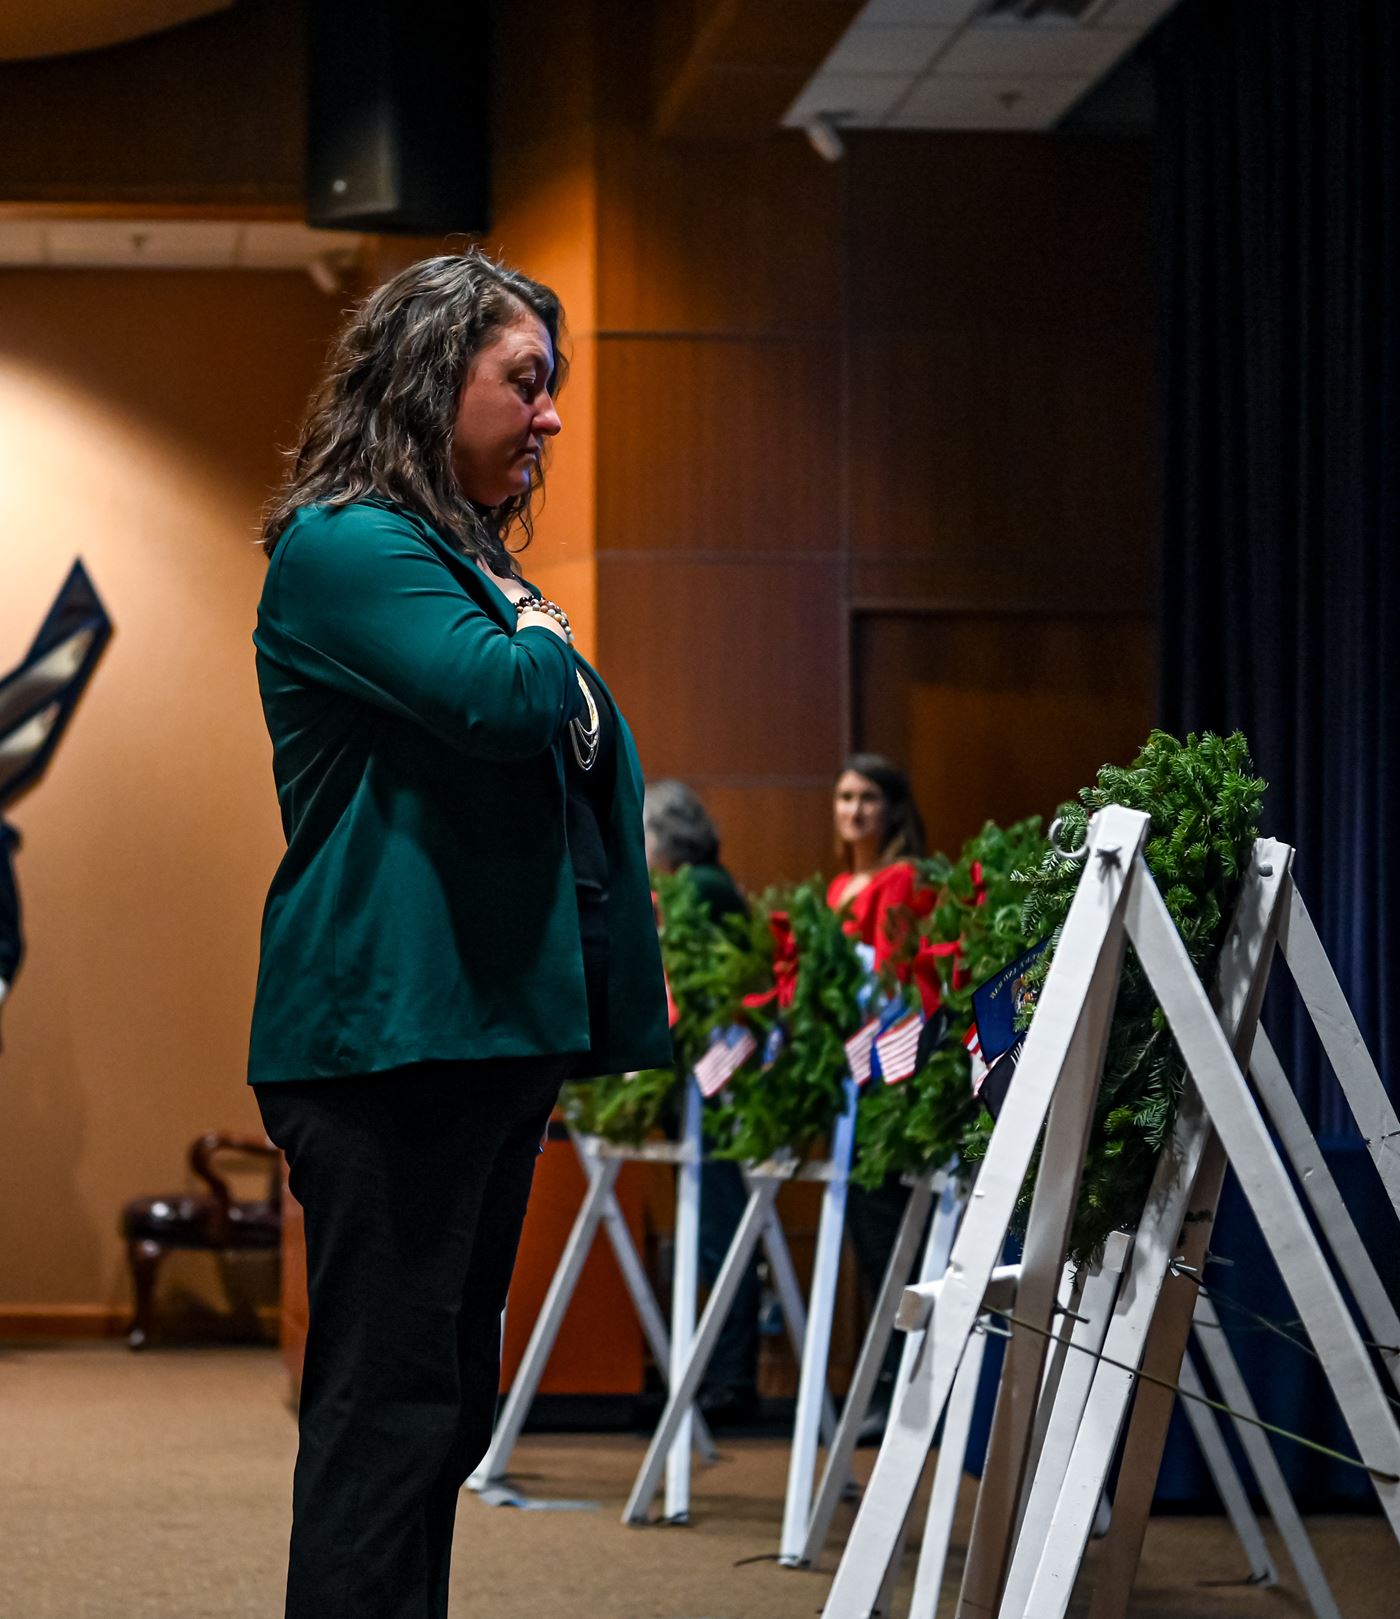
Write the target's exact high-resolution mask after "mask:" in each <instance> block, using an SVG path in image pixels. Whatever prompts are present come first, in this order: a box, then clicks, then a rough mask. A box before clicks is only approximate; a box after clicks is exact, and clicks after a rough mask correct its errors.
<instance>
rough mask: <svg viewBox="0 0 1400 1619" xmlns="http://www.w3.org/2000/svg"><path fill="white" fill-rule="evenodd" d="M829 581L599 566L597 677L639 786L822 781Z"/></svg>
mask: <svg viewBox="0 0 1400 1619" xmlns="http://www.w3.org/2000/svg"><path fill="white" fill-rule="evenodd" d="M839 583H840V576H839V572H838V569H837V568H836V566H835V565H834V564H829V563H807V564H804V565H801V566H794V565H792V564H789V563H756V562H755V563H745V562H727V561H726V562H717V561H707V560H704V559H696V558H693V557H688V556H685V555H684V554H681V555H677V556H676V557H674V558H669V557H650V556H648V557H637V558H628V557H625V556H621V555H619V554H616V553H614V554H612V555H600V556H599V559H598V641H599V648H598V651H599V658H600V660H601V662H600V666H601V668H602V669H603V671H604V672H605V674H606V676H607V679H608V681H609V684H610V685H611V687H612V689H613V691H614V692H615V693H616V695H617V699H618V702H619V703H620V704H621V706H622V710H623V712H624V714H626V716H627V718H628V721H629V723H630V724H631V726H632V729H633V731H634V732H635V734H636V737H637V744H638V747H639V749H640V751H641V756H642V764H643V767H644V768H645V770H646V772H647V774H648V775H649V776H680V777H682V778H689V777H691V776H699V777H703V778H707V779H709V778H714V777H726V776H729V777H735V778H746V777H755V776H757V777H765V778H772V777H783V776H799V777H803V778H806V779H808V780H810V779H812V778H814V777H815V778H817V779H820V778H821V777H823V776H825V775H826V773H827V772H828V771H829V770H830V769H831V768H832V764H833V761H834V760H835V759H836V756H837V753H838V750H839V748H840V745H841V742H840V720H839V713H838V697H839V691H840V683H841V676H840V668H841V663H842V652H841V637H840V628H841V598H840V593H839V589H838V586H839Z"/></svg>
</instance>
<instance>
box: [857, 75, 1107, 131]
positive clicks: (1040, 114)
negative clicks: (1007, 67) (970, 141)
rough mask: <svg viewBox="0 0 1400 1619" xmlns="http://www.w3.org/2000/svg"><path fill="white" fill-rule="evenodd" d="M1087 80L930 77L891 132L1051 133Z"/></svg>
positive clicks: (893, 121)
mask: <svg viewBox="0 0 1400 1619" xmlns="http://www.w3.org/2000/svg"><path fill="white" fill-rule="evenodd" d="M1091 82H1092V81H1091V80H1089V79H1079V80H1076V79H1009V78H1008V79H993V78H970V77H969V78H945V77H944V76H943V75H942V74H938V73H935V74H930V75H929V76H928V77H927V78H924V79H921V80H920V81H919V83H918V84H917V85H915V87H914V89H913V90H912V91H911V92H910V93H909V95H908V97H907V98H906V99H905V101H904V103H903V105H902V106H901V107H900V109H899V112H898V114H897V115H896V116H895V117H893V118H891V119H889V120H887V126H886V127H888V128H890V129H1049V128H1051V127H1052V125H1054V124H1055V122H1056V121H1057V120H1058V119H1059V118H1060V117H1062V116H1063V114H1064V113H1066V112H1067V111H1068V110H1069V108H1070V107H1071V106H1072V105H1073V104H1074V103H1075V102H1076V101H1077V100H1078V99H1079V97H1080V96H1081V95H1082V94H1083V93H1084V91H1085V90H1087V89H1088V87H1089V84H1090V83H1091Z"/></svg>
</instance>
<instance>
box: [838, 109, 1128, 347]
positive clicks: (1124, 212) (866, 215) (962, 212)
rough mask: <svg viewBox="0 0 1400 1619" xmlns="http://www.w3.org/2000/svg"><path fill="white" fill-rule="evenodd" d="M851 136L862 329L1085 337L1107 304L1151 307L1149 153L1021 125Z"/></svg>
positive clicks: (851, 228)
mask: <svg viewBox="0 0 1400 1619" xmlns="http://www.w3.org/2000/svg"><path fill="white" fill-rule="evenodd" d="M844 138H845V140H846V144H847V157H846V159H845V160H844V163H843V167H844V168H845V169H846V181H847V192H846V195H847V199H848V200H847V242H848V243H849V244H850V245H851V246H852V248H853V249H854V251H852V252H851V254H850V258H849V269H848V275H849V288H850V305H849V307H850V310H851V318H852V320H853V322H855V323H856V324H859V325H862V326H866V327H870V326H876V327H883V328H886V329H897V330H904V329H909V328H919V329H923V330H947V329H952V328H958V327H963V326H972V327H974V328H976V329H979V330H1000V331H1006V330H1017V331H1034V332H1045V331H1050V330H1055V329H1065V328H1073V329H1077V330H1080V331H1086V332H1087V331H1094V330H1097V329H1099V328H1101V327H1102V325H1103V323H1104V321H1105V319H1106V318H1107V316H1106V312H1107V311H1109V310H1112V311H1113V312H1114V318H1116V319H1123V320H1128V321H1130V322H1131V323H1133V324H1135V325H1136V324H1138V323H1139V322H1140V321H1141V320H1142V319H1143V317H1144V315H1146V313H1147V298H1148V297H1149V296H1150V287H1149V280H1148V277H1149V271H1150V260H1149V258H1148V256H1147V248H1148V243H1147V234H1146V223H1145V199H1146V190H1147V187H1146V153H1145V149H1142V148H1134V147H1133V146H1132V145H1131V144H1130V143H1121V144H1119V145H1114V143H1106V142H1100V141H1091V140H1084V141H1076V140H1071V139H1067V138H1064V137H1059V136H1055V137H1046V136H1044V135H1019V134H1017V135H1012V134H1008V135H999V134H998V135H991V134H971V135H955V134H940V135H920V134H912V133H911V134H898V133H895V132H892V131H890V132H880V133H866V134H861V133H858V132H851V133H850V134H849V135H847V136H845V137H844ZM1105 147H1111V148H1112V156H1111V158H1110V159H1109V160H1108V161H1105V158H1104V148H1105ZM1125 148H1126V150H1125ZM1101 291H1102V292H1103V293H1104V295H1105V296H1104V299H1103V301H1100V293H1101Z"/></svg>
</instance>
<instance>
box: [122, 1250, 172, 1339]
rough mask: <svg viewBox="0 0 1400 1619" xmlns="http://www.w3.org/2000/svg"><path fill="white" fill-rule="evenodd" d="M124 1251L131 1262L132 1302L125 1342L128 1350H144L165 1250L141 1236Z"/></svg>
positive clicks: (152, 1321)
mask: <svg viewBox="0 0 1400 1619" xmlns="http://www.w3.org/2000/svg"><path fill="white" fill-rule="evenodd" d="M126 1251H127V1257H128V1258H129V1259H130V1261H131V1286H132V1293H133V1295H134V1297H135V1302H136V1310H135V1314H134V1315H133V1316H132V1320H131V1329H130V1331H129V1332H128V1333H127V1335H126V1341H127V1344H128V1345H129V1346H130V1347H131V1348H132V1349H144V1348H145V1347H146V1345H147V1344H148V1343H149V1342H150V1338H151V1333H152V1331H153V1330H154V1328H155V1306H156V1273H157V1271H159V1269H160V1262H161V1260H162V1259H164V1258H165V1249H164V1248H163V1247H162V1246H161V1245H160V1243H158V1242H154V1241H153V1240H152V1239H151V1238H150V1237H142V1238H141V1239H140V1240H139V1241H137V1242H131V1243H128V1244H127V1250H126Z"/></svg>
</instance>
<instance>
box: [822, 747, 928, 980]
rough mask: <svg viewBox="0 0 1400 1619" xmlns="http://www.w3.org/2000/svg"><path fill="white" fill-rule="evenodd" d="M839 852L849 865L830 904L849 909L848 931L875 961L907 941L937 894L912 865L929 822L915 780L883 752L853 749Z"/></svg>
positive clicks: (835, 809)
mask: <svg viewBox="0 0 1400 1619" xmlns="http://www.w3.org/2000/svg"><path fill="white" fill-rule="evenodd" d="M832 818H833V821H834V823H835V832H836V849H837V853H838V854H839V855H840V856H841V859H842V860H843V861H844V863H845V867H846V869H845V870H844V871H843V872H841V873H840V875H839V876H837V877H835V878H834V879H833V880H832V883H831V886H830V887H829V888H828V889H827V891H826V902H827V904H828V905H830V906H831V908H832V910H840V909H841V908H842V907H846V908H847V909H848V912H849V914H848V916H847V919H846V931H847V932H848V933H851V934H853V935H855V936H856V937H857V938H859V939H860V941H861V942H862V943H863V944H868V945H870V946H872V947H873V949H874V951H875V964H876V966H877V967H878V966H880V965H882V964H883V962H884V960H885V958H886V956H888V955H889V953H890V952H891V950H893V949H894V948H895V946H896V945H897V944H898V943H899V940H900V938H901V936H902V930H903V928H904V927H905V926H907V925H908V917H909V915H910V913H911V912H912V913H913V914H914V915H922V914H923V913H924V912H925V911H926V910H927V909H928V905H929V902H930V900H931V899H932V895H930V894H929V893H928V891H927V890H923V889H919V888H918V886H917V883H916V880H915V876H914V867H913V864H912V862H913V861H915V860H917V859H918V858H919V857H920V856H921V855H922V854H923V853H924V823H923V821H922V819H921V818H920V816H919V809H918V805H917V804H915V802H914V795H913V793H912V792H911V791H910V788H909V778H908V776H906V775H905V774H904V772H903V771H902V770H901V769H900V768H899V766H898V765H896V764H894V763H892V762H891V761H890V760H889V759H886V758H883V757H882V756H881V755H880V754H878V753H853V754H852V755H851V756H850V758H848V759H847V760H846V762H845V764H844V765H842V767H841V773H840V775H839V776H837V778H836V789H835V793H834V795H833V797H832Z"/></svg>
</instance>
